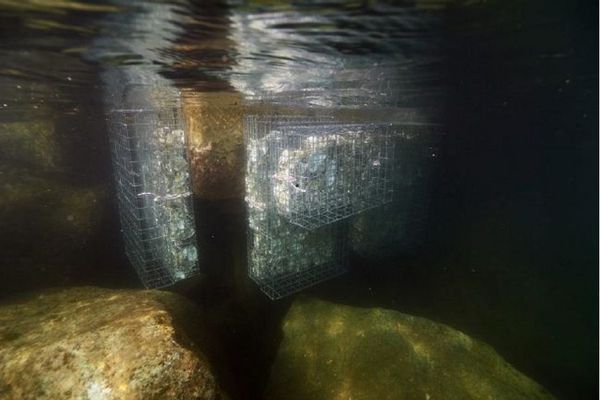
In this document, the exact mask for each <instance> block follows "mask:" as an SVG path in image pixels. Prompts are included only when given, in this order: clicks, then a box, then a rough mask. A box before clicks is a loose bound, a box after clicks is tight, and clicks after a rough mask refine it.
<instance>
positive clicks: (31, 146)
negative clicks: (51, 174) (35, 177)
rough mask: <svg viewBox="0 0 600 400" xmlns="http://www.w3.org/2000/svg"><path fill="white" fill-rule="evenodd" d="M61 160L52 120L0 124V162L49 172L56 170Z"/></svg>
mask: <svg viewBox="0 0 600 400" xmlns="http://www.w3.org/2000/svg"><path fill="white" fill-rule="evenodd" d="M62 157H63V154H62V152H61V149H60V143H59V141H58V139H57V135H56V130H55V126H54V121H51V120H33V121H28V122H7V123H0V160H4V162H7V161H10V162H13V163H20V164H24V165H27V166H34V167H38V168H44V169H47V170H49V169H56V168H57V167H59V166H60V164H61V161H62Z"/></svg>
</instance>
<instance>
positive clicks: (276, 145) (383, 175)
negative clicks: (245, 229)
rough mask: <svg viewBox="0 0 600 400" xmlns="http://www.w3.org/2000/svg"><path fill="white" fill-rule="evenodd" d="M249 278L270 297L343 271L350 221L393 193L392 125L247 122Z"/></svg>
mask: <svg viewBox="0 0 600 400" xmlns="http://www.w3.org/2000/svg"><path fill="white" fill-rule="evenodd" d="M244 130H245V139H246V148H247V160H246V203H247V206H248V219H249V241H248V257H249V275H250V277H251V278H252V279H253V280H254V281H256V282H257V283H258V285H259V287H260V288H261V289H262V290H263V291H264V292H265V293H266V294H267V295H268V296H269V297H271V298H273V299H275V298H280V297H283V296H286V295H289V294H291V293H294V292H297V291H300V290H302V289H305V288H307V287H309V286H312V285H315V284H317V283H319V282H322V281H324V280H327V279H330V278H333V277H335V276H337V275H340V274H342V273H343V272H345V265H346V258H347V253H348V224H347V219H348V217H350V216H352V215H355V214H357V213H359V212H361V211H364V210H367V209H370V208H374V207H377V206H380V205H382V204H386V203H389V202H390V201H391V200H392V195H393V185H392V181H393V161H394V160H393V158H394V141H393V137H392V136H393V133H394V132H393V126H392V125H387V124H348V123H340V122H338V121H335V120H333V119H331V118H327V117H310V118H309V117H301V116H277V117H256V116H250V117H248V118H247V119H246V121H245V126H244Z"/></svg>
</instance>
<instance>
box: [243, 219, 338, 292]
mask: <svg viewBox="0 0 600 400" xmlns="http://www.w3.org/2000/svg"><path fill="white" fill-rule="evenodd" d="M250 219H251V229H250V230H249V242H248V243H249V245H248V255H249V275H250V278H252V279H253V280H254V281H255V282H256V283H257V284H258V286H259V288H260V289H261V290H262V291H263V292H264V293H265V294H266V295H267V296H269V297H270V298H271V299H278V298H282V297H284V296H288V295H290V294H292V293H296V292H298V291H301V290H303V289H306V288H308V287H311V286H313V285H315V284H317V283H320V282H323V281H325V280H328V279H330V278H333V277H335V276H338V275H341V274H342V273H344V272H345V271H346V269H345V266H346V254H347V236H346V233H345V232H346V229H345V226H344V225H343V224H342V225H340V224H331V225H326V226H322V227H320V228H318V229H314V230H306V229H304V228H301V227H299V226H297V225H293V224H291V223H289V222H288V221H287V220H285V219H284V218H282V217H280V216H278V215H277V214H276V213H269V212H262V211H259V210H251V211H250Z"/></svg>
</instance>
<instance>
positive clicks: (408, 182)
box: [349, 124, 441, 260]
mask: <svg viewBox="0 0 600 400" xmlns="http://www.w3.org/2000/svg"><path fill="white" fill-rule="evenodd" d="M440 137H441V132H440V128H439V127H438V126H436V125H434V124H419V125H410V124H399V125H398V134H397V135H396V136H395V142H396V146H395V149H394V151H395V156H394V159H395V161H396V163H395V168H394V175H395V179H394V183H395V187H394V192H395V193H397V194H398V195H397V196H394V200H393V202H391V203H388V204H386V205H385V206H384V207H380V208H377V209H373V210H370V211H368V212H366V213H363V214H360V215H358V216H356V217H355V218H354V220H353V221H352V223H351V227H350V228H349V237H350V246H351V247H352V250H353V251H354V252H356V253H358V254H360V255H362V256H365V257H368V258H369V259H371V260H373V259H385V258H388V259H390V258H394V257H397V256H398V255H399V254H401V253H404V254H406V253H407V252H412V251H414V250H415V249H417V248H418V247H419V246H420V245H421V244H422V242H423V240H424V239H425V236H426V228H427V224H428V223H429V212H430V203H431V189H432V187H431V185H432V182H431V181H432V175H433V172H434V169H435V167H436V160H437V157H438V155H439V139H440Z"/></svg>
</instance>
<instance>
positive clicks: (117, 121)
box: [108, 107, 198, 288]
mask: <svg viewBox="0 0 600 400" xmlns="http://www.w3.org/2000/svg"><path fill="white" fill-rule="evenodd" d="M108 123H109V128H110V131H111V149H112V159H113V167H114V175H115V181H116V187H117V197H118V202H119V214H120V219H121V228H122V232H123V240H124V243H125V251H126V254H127V256H128V258H129V260H130V262H131V263H132V265H133V266H134V268H135V269H136V272H137V274H138V276H139V277H140V280H141V281H142V283H143V284H144V286H146V287H148V288H158V287H164V286H168V285H171V284H173V283H174V282H176V281H177V280H180V279H183V278H186V277H189V276H191V275H193V274H195V273H197V272H198V267H197V258H198V256H197V247H196V240H195V226H194V219H193V209H192V202H191V196H190V192H189V174H188V169H187V161H186V160H185V143H184V141H185V137H184V131H183V128H182V123H181V119H180V116H179V114H178V112H177V108H170V107H167V108H165V109H161V110H160V112H156V111H154V110H141V109H136V110H114V111H112V112H110V113H109V115H108Z"/></svg>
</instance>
